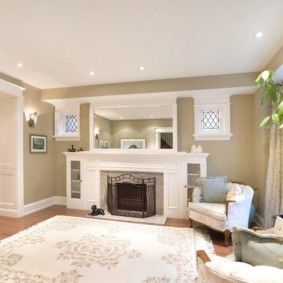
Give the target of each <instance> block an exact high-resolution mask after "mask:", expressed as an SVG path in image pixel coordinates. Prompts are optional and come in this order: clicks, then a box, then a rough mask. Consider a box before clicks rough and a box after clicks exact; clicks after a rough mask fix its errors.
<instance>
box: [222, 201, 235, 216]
mask: <svg viewBox="0 0 283 283" xmlns="http://www.w3.org/2000/svg"><path fill="white" fill-rule="evenodd" d="M231 202H236V200H226V201H225V213H226V215H227V214H228V208H229V203H231Z"/></svg>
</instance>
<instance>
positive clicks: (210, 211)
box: [190, 202, 226, 221]
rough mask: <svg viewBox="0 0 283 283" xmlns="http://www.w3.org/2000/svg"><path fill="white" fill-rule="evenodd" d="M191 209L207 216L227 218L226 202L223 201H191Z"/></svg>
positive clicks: (222, 219) (218, 218)
mask: <svg viewBox="0 0 283 283" xmlns="http://www.w3.org/2000/svg"><path fill="white" fill-rule="evenodd" d="M190 210H191V211H195V212H198V213H200V214H201V215H203V217H205V216H209V217H211V218H215V219H217V220H221V221H224V220H225V219H226V214H225V204H223V203H203V202H200V203H195V202H190Z"/></svg>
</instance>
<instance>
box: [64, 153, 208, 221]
mask: <svg viewBox="0 0 283 283" xmlns="http://www.w3.org/2000/svg"><path fill="white" fill-rule="evenodd" d="M65 155H66V157H67V160H66V163H67V171H66V172H67V180H66V183H67V184H66V185H67V207H68V208H74V209H90V207H91V206H92V205H94V204H95V205H97V207H99V208H103V209H105V207H107V174H108V175H109V172H110V173H111V177H112V176H119V175H121V174H132V175H134V176H135V177H137V178H142V176H141V175H144V176H143V178H151V177H155V176H156V214H157V215H162V216H164V217H171V218H181V219H187V218H188V207H187V204H188V196H187V191H188V190H187V187H188V185H189V184H190V179H191V177H192V176H191V175H192V174H191V172H190V170H189V168H190V166H197V167H198V168H199V169H198V172H197V174H198V176H204V177H205V176H206V159H207V157H208V155H209V154H207V153H201V154H192V153H185V152H173V151H170V152H169V151H168V150H163V151H162V150H159V151H150V150H142V149H140V150H105V151H103V150H97V151H91V152H66V153H65ZM75 161H79V163H80V167H79V169H78V170H79V172H78V174H77V175H76V176H79V178H73V177H72V176H73V175H74V174H72V173H73V172H72V170H73V169H72V166H71V164H72V162H75ZM193 175H194V177H195V174H193ZM74 187H75V188H76V189H79V190H80V197H74V196H73V195H72V193H71V192H72V189H73V188H74Z"/></svg>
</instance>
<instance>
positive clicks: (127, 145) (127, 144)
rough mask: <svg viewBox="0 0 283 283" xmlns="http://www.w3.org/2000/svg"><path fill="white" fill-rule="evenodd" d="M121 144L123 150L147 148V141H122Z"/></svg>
mask: <svg viewBox="0 0 283 283" xmlns="http://www.w3.org/2000/svg"><path fill="white" fill-rule="evenodd" d="M120 142H121V148H123V149H132V148H133V149H134V148H139V149H140V148H145V139H120Z"/></svg>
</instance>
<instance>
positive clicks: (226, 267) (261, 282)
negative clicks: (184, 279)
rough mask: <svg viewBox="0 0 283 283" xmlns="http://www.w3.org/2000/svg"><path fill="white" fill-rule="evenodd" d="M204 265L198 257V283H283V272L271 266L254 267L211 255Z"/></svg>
mask: <svg viewBox="0 0 283 283" xmlns="http://www.w3.org/2000/svg"><path fill="white" fill-rule="evenodd" d="M209 258H210V260H211V261H208V262H206V263H204V262H203V261H202V260H201V259H200V258H199V257H198V278H197V280H196V282H197V283H224V282H225V283H228V282H230V283H232V282H233V283H240V282H249V283H267V282H269V283H271V282H272V283H281V282H282V277H283V270H282V269H278V268H275V267H271V266H263V265H260V266H252V265H250V264H247V263H244V262H234V261H231V260H229V259H226V258H223V257H220V256H217V255H214V254H210V255H209Z"/></svg>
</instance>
